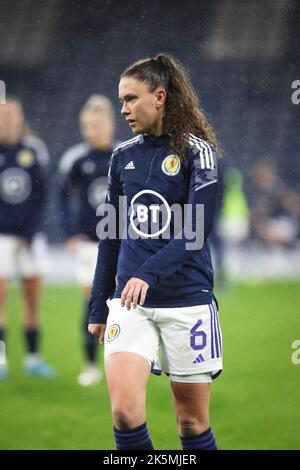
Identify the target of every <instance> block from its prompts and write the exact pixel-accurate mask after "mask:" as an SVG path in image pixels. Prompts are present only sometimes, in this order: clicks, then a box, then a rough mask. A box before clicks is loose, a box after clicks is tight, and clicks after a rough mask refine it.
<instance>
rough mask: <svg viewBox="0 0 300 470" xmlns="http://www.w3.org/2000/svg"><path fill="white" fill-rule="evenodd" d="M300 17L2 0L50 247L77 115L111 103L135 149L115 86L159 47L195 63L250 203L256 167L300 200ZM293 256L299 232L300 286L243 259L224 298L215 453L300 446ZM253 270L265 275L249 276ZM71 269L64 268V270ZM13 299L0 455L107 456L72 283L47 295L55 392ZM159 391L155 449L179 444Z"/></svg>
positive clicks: (5, 46)
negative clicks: (41, 146) (42, 147)
mask: <svg viewBox="0 0 300 470" xmlns="http://www.w3.org/2000/svg"><path fill="white" fill-rule="evenodd" d="M299 13H300V8H299V1H298V0H251V1H246V0H245V1H244V0H241V1H239V0H207V1H204V0H198V1H197V0H186V1H179V0H173V1H168V0H159V1H158V0H149V1H148V0H124V1H120V0H119V1H118V0H86V1H73V0H70V1H68V0H47V1H46V0H23V1H15V0H10V1H8V0H1V2H0V35H1V40H0V80H3V81H4V82H5V84H6V91H7V93H8V94H10V95H16V96H18V97H20V98H21V100H22V101H23V103H24V105H25V110H26V114H27V117H28V120H29V122H30V125H31V127H32V129H33V130H34V132H36V133H37V134H38V135H39V136H40V137H41V138H42V139H43V140H44V141H45V142H46V143H47V145H48V148H49V150H50V154H51V164H50V178H51V189H50V194H49V208H48V216H47V224H46V231H47V234H48V237H49V240H50V242H51V244H53V245H55V246H57V245H59V243H60V242H61V240H62V233H61V230H60V227H59V223H58V220H59V218H58V216H57V200H56V193H57V191H56V188H57V186H56V170H57V165H58V161H59V158H60V157H61V155H62V153H63V152H64V151H65V150H66V149H67V148H68V147H70V146H71V145H73V144H75V143H77V142H79V141H80V139H81V137H80V132H79V126H78V112H79V110H80V108H81V106H82V105H83V103H84V102H85V101H86V99H87V98H88V97H89V96H90V95H91V94H94V93H101V94H105V95H107V96H109V97H110V98H111V99H112V101H113V103H114V106H115V110H116V114H117V135H116V138H117V140H118V141H120V140H125V139H128V138H130V137H131V133H130V131H129V129H128V128H127V125H126V123H125V122H123V120H122V119H121V116H120V115H119V110H120V104H119V102H118V99H117V86H118V78H119V75H120V73H121V72H122V71H123V69H124V68H125V67H126V66H128V65H129V64H130V63H131V62H133V61H134V60H136V59H139V58H141V57H144V56H151V55H154V54H156V53H157V52H159V51H167V52H170V53H172V54H174V55H175V56H177V57H178V58H179V59H180V60H182V61H183V63H184V64H185V65H186V66H187V68H188V70H189V72H190V75H191V78H192V81H193V83H194V84H195V87H196V89H197V91H198V92H199V95H200V98H201V101H202V104H203V107H204V109H205V110H206V112H207V113H208V115H209V117H210V119H211V122H212V123H213V125H214V127H215V129H216V131H217V134H218V136H219V139H220V141H221V145H222V148H223V153H224V161H226V163H227V164H228V165H229V166H235V167H236V168H238V169H239V170H240V171H241V173H242V175H243V177H244V184H245V191H246V193H247V187H248V185H249V179H250V173H251V168H252V164H253V162H254V161H255V160H256V159H257V158H260V157H264V158H266V159H267V160H268V161H269V162H274V163H276V165H277V168H278V171H279V173H280V175H281V177H282V178H283V180H284V182H285V183H286V184H287V185H288V186H289V187H290V188H294V189H295V190H296V191H298V193H299V191H300V184H299V181H300V180H299V176H300V158H299V149H300V142H299V140H300V139H299V136H300V132H299V129H300V128H299V125H300V104H299V105H296V104H293V102H292V98H291V97H292V93H293V91H294V90H293V89H292V83H293V82H294V81H295V80H300V67H299V64H300V47H299V44H300V16H299ZM297 243H298V244H297ZM299 246H300V245H299V237H298V239H297V240H296V242H295V245H293V246H292V247H291V249H289V248H288V249H287V250H286V249H284V250H283V252H280V256H283V259H288V260H290V261H288V264H289V263H291V264H293V266H294V268H295V269H294V270H295V272H296V273H298V275H297V276H296V277H293V278H291V279H287V278H286V275H285V274H284V272H283V273H282V275H281V276H278V271H277V277H276V279H275V280H272V279H271V280H270V279H269V278H268V279H267V280H264V279H263V274H261V273H263V271H264V269H265V268H266V267H268V266H267V265H268V263H270V261H272V259H273V258H272V257H271V258H270V257H267V255H268V253H270V249H269V247H263V249H262V250H261V251H259V252H256V251H254V252H252V251H251V252H247V249H244V250H243V248H241V251H240V252H239V253H240V254H242V260H243V262H242V263H241V266H240V267H239V270H238V275H237V276H235V279H234V281H230V280H229V285H227V286H226V288H225V289H223V290H222V289H221V288H220V289H219V291H218V292H217V295H218V299H219V301H220V307H221V310H220V312H221V324H222V328H223V334H224V350H225V371H224V373H223V374H222V375H221V377H220V379H218V380H217V381H216V385H215V390H214V398H213V402H212V424H213V427H214V430H215V433H216V436H217V440H218V442H219V445H220V447H221V448H225V449H230V448H231V449H299V422H300V415H299V384H300V376H299V373H300V364H299V363H297V362H294V363H293V362H292V361H291V356H292V353H293V349H292V343H293V342H294V341H295V340H300V321H299V303H300V288H299V272H300V271H299V266H300V256H299ZM295 247H296V248H297V249H296V248H295ZM61 249H62V248H61ZM249 253H250V254H249ZM253 253H254V254H253ZM257 253H259V255H260V256H258V255H257ZM247 255H248V257H247ZM277 255H278V253H277V252H276V256H277ZM286 257H289V258H286ZM250 258H251V259H250ZM280 259H281V258H280ZM235 260H236V258H232V262H233V264H234V263H235ZM245 260H246V262H245ZM247 262H249V265H248V264H247ZM60 263H61V264H60ZM255 263H257V266H256V271H255V273H256V274H257V276H254V277H251V276H250V278H249V279H247V272H248V268H249V266H250V264H251V265H252V267H253V264H254V265H255ZM260 263H261V264H260ZM63 264H64V261H60V259H59V258H58V263H57V266H56V268H57V271H59V270H61V269H62V270H63V267H64V266H63ZM276 267H278V265H277V264H276ZM271 269H272V268H271ZM279 273H280V269H279ZM242 274H243V276H242V281H243V282H240V279H239V276H240V275H242ZM221 287H222V286H221ZM223 287H224V286H223ZM9 295H10V299H9V300H10V307H9V312H8V313H9V318H8V320H9V324H10V328H9V338H8V354H9V360H10V363H11V370H12V377H11V379H10V381H7V383H0V403H1V405H0V449H97V448H101V449H108V448H113V446H114V443H113V435H112V427H111V415H110V409H109V401H108V396H107V391H106V388H105V383H104V382H102V383H101V384H100V386H99V388H98V387H93V388H91V389H89V390H86V389H84V390H83V389H80V388H79V387H78V386H77V384H76V376H77V373H78V371H79V369H80V365H81V363H82V357H81V356H80V354H81V344H80V339H79V334H80V333H79V328H78V325H79V322H80V320H79V319H80V315H81V296H80V291H79V288H78V286H77V285H75V284H74V285H67V286H61V285H60V286H56V285H50V286H47V287H45V289H44V298H43V313H44V326H45V334H44V353H45V356H46V358H48V360H49V362H51V363H52V364H53V365H54V366H55V367H56V368H57V369H58V371H59V373H60V378H59V379H58V380H57V381H53V382H51V383H45V382H43V381H42V380H41V379H37V380H36V381H34V382H33V383H32V382H30V381H29V380H28V379H27V380H26V379H25V378H24V377H23V374H22V369H21V361H22V351H23V350H22V347H23V346H22V337H21V333H20V328H19V323H20V314H19V312H20V310H21V305H20V298H19V294H18V290H17V288H16V286H15V285H13V286H12V287H11V290H10V293H9ZM150 382H151V384H150V385H151V387H150V398H149V403H148V412H149V426H150V431H151V433H152V435H153V436H154V439H153V440H154V444H155V445H156V446H157V448H160V449H162V448H163V449H179V441H178V437H177V434H176V424H175V418H174V416H173V415H172V404H171V399H170V391H169V385H168V382H167V379H166V378H162V379H159V380H157V379H155V378H154V379H151V381H150Z"/></svg>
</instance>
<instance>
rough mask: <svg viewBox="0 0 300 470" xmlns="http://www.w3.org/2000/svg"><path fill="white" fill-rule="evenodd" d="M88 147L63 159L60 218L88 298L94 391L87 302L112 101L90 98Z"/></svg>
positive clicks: (87, 374)
mask: <svg viewBox="0 0 300 470" xmlns="http://www.w3.org/2000/svg"><path fill="white" fill-rule="evenodd" d="M80 126H81V132H82V135H83V137H84V142H82V143H80V144H77V145H75V146H74V147H71V148H70V149H69V150H68V151H67V152H66V153H65V154H64V155H63V156H62V158H61V161H60V165H59V174H60V178H59V179H60V184H61V188H60V212H61V216H62V224H63V229H64V233H65V237H66V239H67V247H68V249H69V251H70V252H71V253H72V254H73V255H74V257H75V260H76V275H77V278H78V281H79V283H80V285H81V286H82V290H83V294H84V298H85V300H84V321H83V335H84V350H85V359H86V366H85V369H84V370H83V372H82V373H81V374H80V375H79V377H78V382H79V384H81V385H83V386H87V385H92V384H93V383H96V382H98V381H99V380H100V378H101V373H100V371H99V368H98V367H97V363H96V359H97V355H96V353H97V343H95V338H93V336H92V335H91V334H90V333H89V332H88V330H87V325H88V297H89V295H90V291H91V285H92V282H93V275H94V271H95V266H96V260H97V248H98V238H97V235H96V225H97V222H98V220H99V219H98V218H97V216H96V210H97V207H98V205H99V204H101V203H102V202H104V200H105V195H106V190H107V172H108V167H109V162H110V157H111V152H112V142H113V137H114V128H115V124H114V112H113V107H112V104H111V102H110V100H109V99H108V98H107V97H105V96H102V95H93V96H91V97H90V98H89V99H88V101H87V102H86V104H85V105H84V107H83V108H82V110H81V112H80Z"/></svg>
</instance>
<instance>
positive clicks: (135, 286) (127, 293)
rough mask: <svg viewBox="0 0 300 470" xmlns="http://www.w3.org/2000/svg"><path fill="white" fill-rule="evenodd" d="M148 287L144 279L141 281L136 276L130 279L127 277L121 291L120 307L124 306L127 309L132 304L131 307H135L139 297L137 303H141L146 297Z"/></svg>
mask: <svg viewBox="0 0 300 470" xmlns="http://www.w3.org/2000/svg"><path fill="white" fill-rule="evenodd" d="M148 289H149V284H147V282H145V281H142V279H139V278H137V277H132V278H131V279H129V281H128V282H127V284H126V286H125V287H124V289H123V291H122V295H121V305H122V307H124V306H126V308H127V310H130V308H131V304H132V308H136V306H137V303H138V299H139V298H140V301H139V305H143V304H144V302H145V299H146V294H147V290H148Z"/></svg>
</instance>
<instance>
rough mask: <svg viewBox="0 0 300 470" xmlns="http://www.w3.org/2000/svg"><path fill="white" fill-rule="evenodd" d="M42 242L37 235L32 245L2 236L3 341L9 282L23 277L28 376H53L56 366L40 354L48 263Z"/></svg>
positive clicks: (0, 308)
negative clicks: (41, 304) (42, 296)
mask: <svg viewBox="0 0 300 470" xmlns="http://www.w3.org/2000/svg"><path fill="white" fill-rule="evenodd" d="M41 245H43V243H41V240H40V239H37V238H36V239H33V241H32V243H31V244H30V245H29V244H27V243H25V242H24V240H22V239H20V238H19V237H15V236H12V235H0V256H1V260H2V262H1V266H0V340H1V339H2V341H5V297H6V295H5V292H6V283H7V281H8V280H10V279H12V278H18V277H19V278H21V283H22V293H23V301H24V318H23V329H24V337H25V345H26V352H27V354H26V357H25V363H24V369H25V372H26V373H27V374H28V375H37V376H40V377H47V378H48V377H49V378H52V377H54V376H55V371H54V369H52V368H51V367H49V366H48V365H47V364H46V363H45V362H44V361H42V359H41V357H40V354H39V337H40V325H39V300H40V292H41V287H42V274H44V273H45V269H46V265H47V261H46V254H45V251H44V248H45V247H44V246H43V247H42V246H41ZM41 248H42V249H41ZM2 372H3V371H2ZM1 375H4V376H7V370H6V374H5V373H2V374H1V373H0V378H1Z"/></svg>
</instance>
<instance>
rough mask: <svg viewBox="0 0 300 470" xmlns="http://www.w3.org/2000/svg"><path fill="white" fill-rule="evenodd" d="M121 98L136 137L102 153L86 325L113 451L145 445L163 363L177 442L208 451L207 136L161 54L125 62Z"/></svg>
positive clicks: (214, 162)
mask: <svg viewBox="0 0 300 470" xmlns="http://www.w3.org/2000/svg"><path fill="white" fill-rule="evenodd" d="M119 98H120V101H121V103H122V110H121V113H122V115H123V116H124V117H125V118H126V120H127V122H128V123H129V126H130V128H131V130H132V131H133V133H134V134H135V137H133V138H132V139H130V140H128V141H126V142H124V143H122V144H121V145H119V146H118V147H117V148H116V149H115V151H114V152H113V156H112V162H111V166H110V172H109V181H108V196H107V204H106V206H105V207H103V219H102V220H101V221H100V223H99V227H98V232H99V234H100V243H99V255H98V261H97V267H96V272H95V277H94V282H93V288H92V294H91V301H90V324H89V331H91V332H92V333H93V334H94V335H95V336H98V337H99V341H100V342H101V343H102V342H104V345H105V370H106V379H107V384H108V388H109V393H110V398H111V404H112V414H113V420H114V433H115V440H116V446H117V449H122V450H125V449H153V446H152V442H151V439H150V437H149V434H148V430H147V425H146V406H145V405H146V390H147V382H148V378H149V375H150V371H152V372H154V373H159V372H160V370H162V371H163V372H165V373H166V374H167V375H168V376H169V378H170V381H171V388H172V392H173V399H174V403H175V410H176V415H177V423H178V428H179V434H180V438H181V442H182V447H183V449H209V450H213V449H216V442H215V439H214V435H213V432H212V430H211V428H210V425H209V399H210V392H211V382H212V379H214V378H215V377H217V376H218V375H219V374H220V372H221V370H222V335H221V329H220V325H219V319H218V307H217V303H216V300H215V298H214V294H213V282H214V281H213V278H214V276H213V268H212V263H211V256H210V249H209V245H208V242H207V239H208V236H209V234H210V231H211V227H212V222H213V218H214V212H215V205H216V198H217V193H218V190H217V182H218V157H217V149H218V145H217V139H216V136H215V134H214V131H213V129H212V128H211V126H210V125H209V123H208V121H207V120H206V117H205V115H204V113H203V111H202V109H201V106H200V104H199V102H198V99H197V95H196V93H195V91H194V89H193V87H192V85H191V83H190V82H189V79H188V78H187V76H186V73H185V71H184V68H183V67H182V65H181V64H180V63H179V62H178V61H177V60H176V59H174V58H173V57H172V56H170V55H168V54H158V55H157V56H156V57H155V58H147V59H142V60H140V61H138V62H136V63H135V64H133V65H132V66H130V67H128V68H127V69H126V70H125V71H124V72H123V74H122V75H121V79H120V83H119ZM124 209H125V210H124ZM120 211H122V212H120ZM120 213H122V214H123V215H124V217H121V218H120V217H119V214H120ZM115 214H116V217H115ZM125 215H126V217H125ZM181 215H182V216H183V217H181ZM125 218H126V224H125V226H124V227H122V225H124V223H123V222H124V219H125ZM115 221H120V223H119V224H118V226H117V224H116V223H115ZM106 222H107V225H108V231H107V230H105V227H104V226H105V224H106ZM101 228H102V229H104V230H101ZM114 229H116V230H114ZM104 235H108V236H104ZM115 280H116V282H115ZM125 307H126V308H125ZM159 349H160V356H159V355H158V351H159ZM159 359H160V360H161V364H160V360H159Z"/></svg>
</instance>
